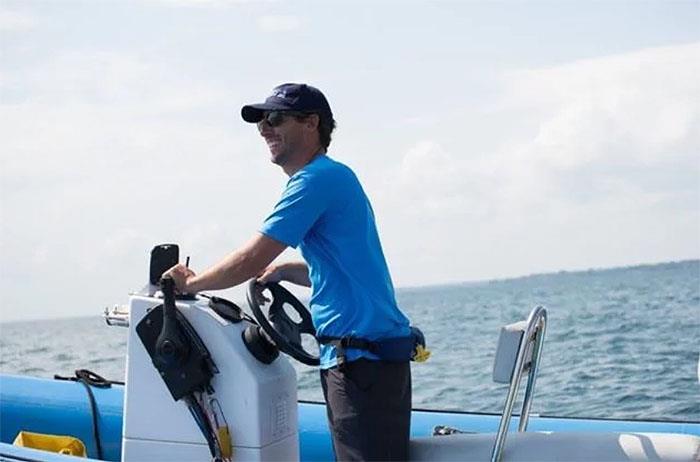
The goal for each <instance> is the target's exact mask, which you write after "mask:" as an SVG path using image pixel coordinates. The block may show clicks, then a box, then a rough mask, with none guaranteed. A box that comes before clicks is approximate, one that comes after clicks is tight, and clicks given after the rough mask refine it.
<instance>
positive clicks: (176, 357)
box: [0, 244, 700, 462]
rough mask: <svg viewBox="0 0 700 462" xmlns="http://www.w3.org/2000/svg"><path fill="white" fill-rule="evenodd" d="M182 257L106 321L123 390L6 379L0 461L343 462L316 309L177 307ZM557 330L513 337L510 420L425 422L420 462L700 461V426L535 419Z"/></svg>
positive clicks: (452, 415) (505, 349) (80, 375)
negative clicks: (305, 387) (297, 366)
mask: <svg viewBox="0 0 700 462" xmlns="http://www.w3.org/2000/svg"><path fill="white" fill-rule="evenodd" d="M177 252H178V250H177V246H176V245H173V244H164V245H161V246H156V247H155V248H154V249H153V251H152V252H151V267H150V278H149V282H148V284H147V285H146V286H145V287H144V288H143V289H142V290H140V291H138V292H136V293H133V294H131V295H130V296H129V303H128V305H127V306H126V309H114V310H111V311H109V312H107V313H105V319H106V321H107V324H109V325H111V326H117V327H125V328H127V329H128V336H127V338H128V340H127V342H128V343H127V355H126V374H125V383H124V384H120V383H114V382H109V381H107V380H104V379H102V378H101V377H100V376H98V375H97V374H94V373H90V372H89V371H77V372H76V377H73V378H71V380H63V379H54V380H50V379H42V378H33V377H26V376H13V375H8V374H2V375H0V460H1V461H42V462H44V461H48V462H51V461H72V460H95V461H96V460H102V461H124V462H132V461H144V460H162V461H166V460H167V461H177V460H183V461H184V460H187V461H189V460H217V461H219V460H220V461H229V460H236V461H238V460H255V461H262V460H265V461H267V460H279V461H296V460H300V461H327V460H333V458H334V456H333V448H332V443H331V437H330V433H329V430H328V426H327V421H326V410H325V405H324V404H323V403H316V402H308V401H299V400H298V399H297V384H296V373H295V370H294V368H293V367H292V364H291V360H292V359H294V360H299V361H301V362H303V363H305V364H310V365H314V364H318V356H317V355H315V354H314V353H313V351H310V349H309V348H308V347H307V346H305V342H303V341H302V340H301V339H302V334H304V335H307V336H308V335H313V326H312V325H311V319H310V315H309V313H308V310H306V308H305V307H304V305H303V304H302V303H301V302H299V301H298V300H297V299H296V298H295V297H294V296H293V295H292V294H291V293H290V292H288V291H287V290H286V289H285V288H284V287H283V286H282V285H279V284H268V285H267V286H266V287H261V286H260V285H258V284H257V283H256V282H255V281H251V282H250V283H249V286H248V304H249V305H250V310H251V312H252V314H253V315H252V316H251V315H249V314H247V313H246V312H245V311H244V310H242V309H241V308H240V307H238V306H237V305H235V304H234V303H232V302H230V301H227V300H225V299H223V298H219V297H215V296H209V295H206V294H197V295H188V294H180V295H178V294H176V293H175V290H174V285H173V282H172V280H168V279H167V278H164V279H162V278H161V275H162V273H163V271H164V269H167V268H169V267H170V266H172V264H174V262H177V261H178V255H177ZM261 290H266V291H267V292H268V294H269V299H270V301H269V303H265V302H264V301H262V299H261V297H260V296H259V294H260V291H261ZM546 328H547V310H546V308H544V307H541V306H537V307H535V308H534V309H533V310H532V311H531V312H530V313H529V315H528V316H527V318H526V319H525V320H521V321H518V322H515V323H513V324H509V325H507V326H504V327H503V328H501V331H500V333H499V334H498V340H497V342H498V343H497V349H496V355H495V359H494V369H493V379H494V381H495V382H498V383H507V384H509V387H508V392H507V395H506V396H505V398H504V409H503V412H502V413H500V414H485V413H475V412H451V411H437V410H425V409H414V410H413V412H412V415H411V441H410V451H409V453H410V460H415V461H441V460H454V461H469V460H480V461H485V460H490V461H493V462H497V461H504V462H505V461H659V460H670V461H693V462H698V461H700V422H667V421H654V420H619V419H590V418H571V417H547V416H542V415H531V413H530V409H531V406H532V402H533V399H534V396H535V387H536V379H537V374H538V369H539V364H540V358H541V355H542V353H543V350H544V339H545V334H546ZM280 352H281V353H284V354H280ZM521 383H522V384H523V385H524V387H521ZM521 388H522V390H521ZM519 391H521V394H522V395H523V397H522V399H521V406H520V410H519V412H514V408H515V405H516V401H517V398H518V396H519Z"/></svg>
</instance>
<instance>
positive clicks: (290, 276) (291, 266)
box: [258, 261, 311, 287]
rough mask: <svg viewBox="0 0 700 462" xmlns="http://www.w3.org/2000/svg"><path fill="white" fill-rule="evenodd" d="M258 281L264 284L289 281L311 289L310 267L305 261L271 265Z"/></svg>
mask: <svg viewBox="0 0 700 462" xmlns="http://www.w3.org/2000/svg"><path fill="white" fill-rule="evenodd" d="M258 281H260V282H262V283H266V282H279V281H289V282H291V283H294V284H297V285H300V286H304V287H311V279H309V267H308V266H307V265H306V263H305V262H303V261H298V262H296V261H295V262H288V263H281V264H279V265H270V266H268V267H267V268H265V271H263V273H262V274H261V275H260V276H259V277H258Z"/></svg>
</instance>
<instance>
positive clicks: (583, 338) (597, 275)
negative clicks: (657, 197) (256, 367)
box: [0, 260, 700, 421]
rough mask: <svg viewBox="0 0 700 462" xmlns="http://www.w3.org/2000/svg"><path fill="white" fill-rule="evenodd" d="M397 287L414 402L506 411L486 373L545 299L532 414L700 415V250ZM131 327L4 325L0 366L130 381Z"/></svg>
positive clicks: (314, 382)
mask: <svg viewBox="0 0 700 462" xmlns="http://www.w3.org/2000/svg"><path fill="white" fill-rule="evenodd" d="M397 297H398V301H399V304H400V306H401V308H402V310H403V311H404V312H405V313H406V314H407V315H408V316H409V317H410V318H411V320H412V322H413V324H414V325H416V326H419V327H420V328H421V329H422V330H423V332H424V333H425V335H426V338H427V342H428V347H429V349H430V350H431V351H432V357H431V358H430V360H429V361H428V362H426V363H421V364H416V363H414V364H413V366H412V371H413V404H414V407H415V408H423V409H445V410H469V411H478V412H496V413H500V412H501V411H502V409H503V403H504V400H505V396H506V391H507V386H506V385H501V384H496V383H494V382H492V380H491V372H492V367H493V365H492V362H493V357H494V353H495V350H496V343H497V340H498V333H499V329H500V326H502V325H505V324H509V323H512V322H515V321H518V320H522V319H525V318H527V315H528V313H529V312H530V310H531V309H532V308H533V307H535V306H537V305H543V306H545V307H546V308H547V312H548V327H547V335H546V339H545V343H544V349H543V353H542V360H541V365H540V373H539V376H538V379H537V387H536V391H535V397H534V401H533V407H532V412H533V414H541V415H558V416H579V417H598V418H622V419H653V420H676V421H700V383H698V355H699V354H700V260H690V261H683V262H674V263H664V264H655V265H642V266H634V267H626V268H615V269H605V270H589V271H578V272H559V273H555V274H542V275H534V276H527V277H522V278H516V279H506V280H495V281H487V282H479V283H465V284H452V285H444V286H432V287H421V288H413V289H410V288H406V289H398V290H397ZM241 306H244V305H243V304H241ZM126 333H127V330H126V329H124V328H120V327H108V326H107V325H106V324H105V323H104V321H103V320H102V318H101V317H99V316H95V317H87V318H76V319H60V320H46V321H31V322H13V323H3V324H0V372H2V373H8V374H19V375H31V376H37V377H48V378H51V377H53V375H54V374H60V375H72V374H73V371H74V370H75V369H80V368H87V369H90V370H92V371H94V372H96V373H98V374H100V375H102V376H104V377H106V378H109V379H113V380H123V377H124V366H125V365H124V356H125V352H126ZM294 364H295V367H296V370H297V374H298V379H299V398H300V399H306V400H314V401H322V394H321V388H320V382H319V379H318V371H317V370H316V369H315V368H312V367H308V366H304V365H301V364H299V363H296V362H294ZM0 386H1V383H0Z"/></svg>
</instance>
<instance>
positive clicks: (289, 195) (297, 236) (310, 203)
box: [260, 175, 330, 247]
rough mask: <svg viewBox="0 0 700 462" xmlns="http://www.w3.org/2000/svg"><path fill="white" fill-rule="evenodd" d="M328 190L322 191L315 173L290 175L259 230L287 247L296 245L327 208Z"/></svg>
mask: <svg viewBox="0 0 700 462" xmlns="http://www.w3.org/2000/svg"><path fill="white" fill-rule="evenodd" d="M329 192H330V191H324V188H322V187H321V185H320V184H319V178H318V177H317V176H315V175H299V176H296V177H293V178H291V179H290V180H289V183H287V188H286V189H285V190H284V193H282V198H281V199H280V200H279V202H278V203H277V205H276V206H275V208H274V210H273V211H272V213H271V214H270V216H268V217H267V218H266V219H265V221H264V222H263V225H262V227H261V228H260V232H261V233H263V234H265V235H266V236H268V237H271V238H272V239H275V240H277V241H280V242H282V243H284V244H287V245H288V246H290V247H297V246H298V245H299V243H300V242H301V241H302V239H304V236H306V233H307V232H308V231H309V230H310V229H311V227H312V226H313V225H314V223H316V221H317V220H318V219H319V217H320V216H321V214H323V212H324V211H325V210H326V207H327V206H328V203H329V197H328V196H329Z"/></svg>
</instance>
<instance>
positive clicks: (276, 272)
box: [257, 265, 283, 284]
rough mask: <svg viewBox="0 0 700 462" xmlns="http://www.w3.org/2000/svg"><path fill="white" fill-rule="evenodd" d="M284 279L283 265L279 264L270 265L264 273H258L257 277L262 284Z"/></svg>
mask: <svg viewBox="0 0 700 462" xmlns="http://www.w3.org/2000/svg"><path fill="white" fill-rule="evenodd" d="M282 280H283V277H282V267H281V266H279V265H269V266H268V267H267V268H265V269H264V270H263V272H262V273H260V274H259V275H258V278H257V281H258V282H259V283H260V284H267V283H268V282H280V281H282Z"/></svg>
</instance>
